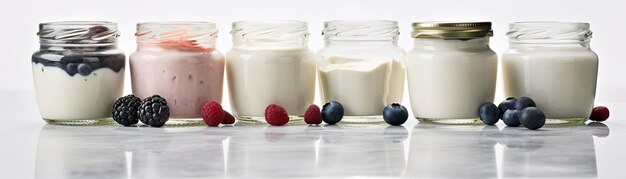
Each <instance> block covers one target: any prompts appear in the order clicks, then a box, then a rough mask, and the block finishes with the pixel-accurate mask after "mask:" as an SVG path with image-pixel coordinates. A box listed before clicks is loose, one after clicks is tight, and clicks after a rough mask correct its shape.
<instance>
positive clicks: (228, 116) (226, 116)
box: [222, 111, 235, 124]
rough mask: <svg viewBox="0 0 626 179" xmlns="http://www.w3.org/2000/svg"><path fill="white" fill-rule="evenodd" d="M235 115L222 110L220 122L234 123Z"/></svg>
mask: <svg viewBox="0 0 626 179" xmlns="http://www.w3.org/2000/svg"><path fill="white" fill-rule="evenodd" d="M234 123H235V116H233V115H232V114H230V113H229V112H228V111H224V120H222V124H234Z"/></svg>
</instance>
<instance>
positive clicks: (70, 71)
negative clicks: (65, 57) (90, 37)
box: [65, 63, 78, 76]
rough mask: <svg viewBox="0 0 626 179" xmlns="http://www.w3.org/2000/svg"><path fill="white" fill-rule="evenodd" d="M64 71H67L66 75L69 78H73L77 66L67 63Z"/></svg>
mask: <svg viewBox="0 0 626 179" xmlns="http://www.w3.org/2000/svg"><path fill="white" fill-rule="evenodd" d="M65 71H67V74H70V76H74V74H76V72H78V64H76V63H68V64H67V66H66V67H65Z"/></svg>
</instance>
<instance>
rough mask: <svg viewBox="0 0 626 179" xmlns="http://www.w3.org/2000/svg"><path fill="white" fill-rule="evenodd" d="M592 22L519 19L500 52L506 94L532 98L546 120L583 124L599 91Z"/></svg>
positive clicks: (557, 122)
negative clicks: (524, 20) (523, 20)
mask: <svg viewBox="0 0 626 179" xmlns="http://www.w3.org/2000/svg"><path fill="white" fill-rule="evenodd" d="M591 34H592V32H591V30H590V28H589V24H588V23H577V22H573V23H572V22H517V23H512V24H510V26H509V32H508V33H507V36H508V37H509V42H510V43H509V49H508V50H507V51H506V52H505V53H504V54H503V55H502V67H503V69H502V72H503V75H504V78H503V79H504V93H505V95H506V96H512V97H521V96H528V97H530V98H532V99H533V100H534V101H535V103H537V107H538V108H539V109H540V110H542V111H543V113H544V114H545V115H546V118H547V119H548V120H546V123H549V124H559V123H581V122H584V121H585V120H586V119H587V118H588V117H589V116H590V114H591V111H592V108H593V105H594V99H595V94H596V80H597V77H598V55H596V53H595V52H593V51H592V50H591V48H590V46H589V43H590V39H591Z"/></svg>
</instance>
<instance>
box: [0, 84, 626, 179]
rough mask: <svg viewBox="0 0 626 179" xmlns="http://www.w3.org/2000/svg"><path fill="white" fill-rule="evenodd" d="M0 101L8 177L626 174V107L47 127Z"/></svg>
mask: <svg viewBox="0 0 626 179" xmlns="http://www.w3.org/2000/svg"><path fill="white" fill-rule="evenodd" d="M3 94H4V95H2V99H5V100H8V101H9V102H4V103H0V114H2V122H3V123H2V125H0V142H1V143H2V152H0V168H2V169H0V171H1V172H0V175H3V176H2V177H1V178H256V177H262V178H275V177H286V178H309V177H312V178H334V177H337V178H340V177H377V178H378V177H407V178H416V177H422V178H525V177H538V178H546V177H550V178H551V177H558V178H622V177H624V176H625V175H624V174H623V173H622V172H623V169H622V168H623V165H622V164H624V162H625V161H626V155H624V153H623V152H622V151H623V150H624V149H626V132H625V130H626V122H623V121H624V120H622V119H623V118H625V117H626V113H623V112H622V111H625V110H624V109H626V104H621V103H615V104H610V105H607V106H609V108H610V109H611V110H612V111H611V112H612V117H611V118H610V119H609V121H607V122H605V123H595V122H588V123H587V124H584V125H576V126H547V127H544V128H542V129H540V130H537V131H531V130H527V129H526V128H523V127H517V128H512V127H505V126H504V125H503V124H502V122H500V123H498V125H497V126H483V125H468V126H451V125H432V124H423V123H418V122H417V121H416V120H414V119H410V120H409V122H407V123H406V124H404V125H403V126H388V125H386V124H373V125H354V124H352V125H351V124H339V125H330V126H329V125H321V126H307V125H289V126H283V127H271V126H267V125H263V124H257V125H234V126H225V127H220V128H209V127H165V128H150V127H121V126H118V125H106V126H95V127H94V126H83V127H80V126H57V125H47V124H45V123H44V122H43V120H41V119H40V118H39V114H38V113H37V108H36V104H35V101H34V99H33V97H32V95H31V94H30V93H29V92H6V93H3Z"/></svg>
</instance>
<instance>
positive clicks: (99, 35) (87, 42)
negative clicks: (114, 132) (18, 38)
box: [31, 21, 126, 125]
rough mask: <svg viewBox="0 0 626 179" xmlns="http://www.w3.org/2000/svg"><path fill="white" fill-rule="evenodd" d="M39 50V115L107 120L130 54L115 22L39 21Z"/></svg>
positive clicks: (56, 120) (53, 119)
mask: <svg viewBox="0 0 626 179" xmlns="http://www.w3.org/2000/svg"><path fill="white" fill-rule="evenodd" d="M37 35H38V36H39V43H40V49H39V50H38V51H36V52H35V53H34V54H33V55H32V62H31V63H32V69H33V79H34V84H35V95H36V98H37V105H38V108H39V112H40V114H41V117H42V118H43V119H44V120H45V121H46V122H48V123H51V124H61V125H94V124H104V123H108V122H109V121H111V120H110V117H111V106H112V105H113V103H114V102H115V100H116V99H117V98H118V97H120V96H121V95H122V93H123V90H124V67H125V62H126V57H125V55H124V52H122V51H121V50H120V49H118V48H117V38H118V37H119V31H118V29H117V24H115V23H112V22H97V21H96V22H91V21H73V22H71V21H67V22H49V23H41V24H39V32H38V33H37Z"/></svg>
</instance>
